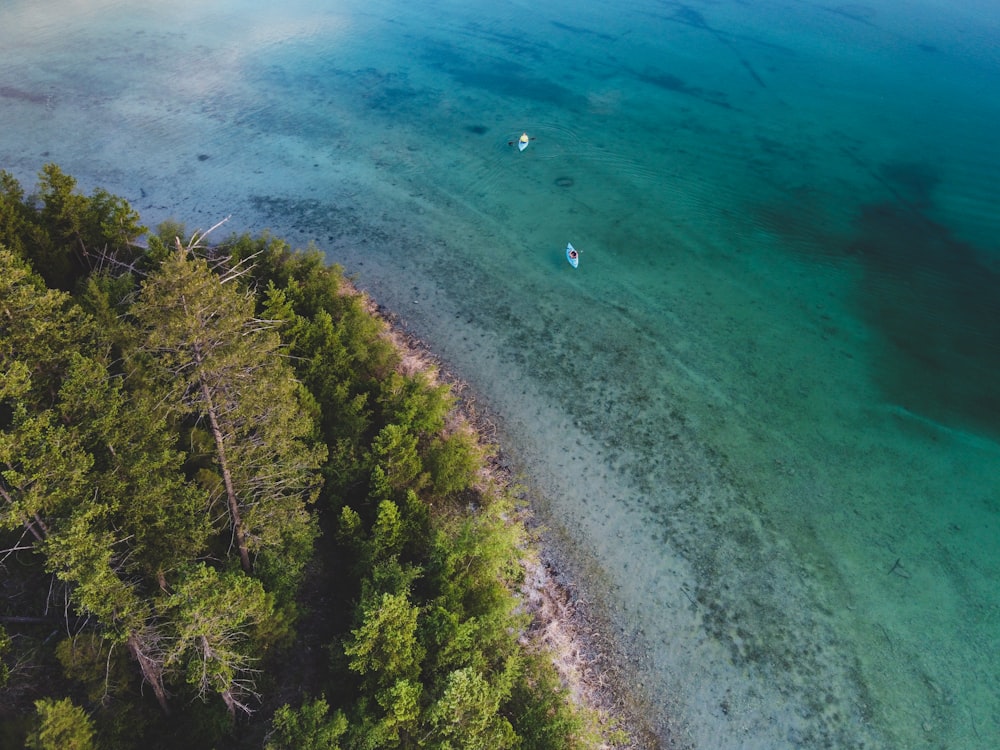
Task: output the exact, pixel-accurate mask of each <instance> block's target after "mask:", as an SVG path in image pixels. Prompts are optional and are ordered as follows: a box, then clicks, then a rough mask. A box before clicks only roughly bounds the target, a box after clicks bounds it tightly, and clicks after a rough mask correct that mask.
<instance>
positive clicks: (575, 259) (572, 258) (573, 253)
mask: <svg viewBox="0 0 1000 750" xmlns="http://www.w3.org/2000/svg"><path fill="white" fill-rule="evenodd" d="M566 260H568V261H569V264H570V265H571V266H573V268H576V267H577V266H578V265H579V264H580V251H579V250H577V249H576V248H575V247H573V245H571V244H570V243H568V242H567V243H566Z"/></svg>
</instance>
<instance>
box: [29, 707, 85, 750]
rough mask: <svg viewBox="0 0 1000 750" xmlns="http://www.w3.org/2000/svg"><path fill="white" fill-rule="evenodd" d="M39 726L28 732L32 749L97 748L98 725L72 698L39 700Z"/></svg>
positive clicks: (73, 749) (68, 749)
mask: <svg viewBox="0 0 1000 750" xmlns="http://www.w3.org/2000/svg"><path fill="white" fill-rule="evenodd" d="M35 709H36V710H37V712H38V728H37V729H35V731H33V732H31V734H29V735H28V739H27V741H26V743H25V747H27V748H29V750H93V748H94V725H93V722H91V720H90V717H89V716H87V714H86V712H85V711H84V710H83V709H82V708H80V707H79V706H74V705H73V702H72V701H71V700H70V699H69V698H63V699H62V700H54V699H52V698H43V699H42V700H39V701H36V702H35Z"/></svg>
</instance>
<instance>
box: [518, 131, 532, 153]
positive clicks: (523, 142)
mask: <svg viewBox="0 0 1000 750" xmlns="http://www.w3.org/2000/svg"><path fill="white" fill-rule="evenodd" d="M530 140H531V139H530V138H528V134H527V133H521V137H520V138H518V139H517V150H518V151H524V149H526V148H527V147H528V141H530Z"/></svg>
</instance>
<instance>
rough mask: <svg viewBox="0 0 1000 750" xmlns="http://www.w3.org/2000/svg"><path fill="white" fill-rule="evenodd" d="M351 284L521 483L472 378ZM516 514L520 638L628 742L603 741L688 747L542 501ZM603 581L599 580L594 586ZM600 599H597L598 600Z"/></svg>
mask: <svg viewBox="0 0 1000 750" xmlns="http://www.w3.org/2000/svg"><path fill="white" fill-rule="evenodd" d="M342 284H343V287H344V291H345V292H346V293H348V294H356V295H358V296H360V297H361V299H362V301H363V304H364V307H365V309H366V310H367V311H368V312H369V313H370V314H371V315H372V316H373V317H375V318H377V319H378V320H380V321H382V323H383V324H384V326H385V328H384V331H383V335H384V336H385V337H386V338H387V339H388V340H389V341H390V343H391V344H392V345H393V347H394V348H395V349H396V350H397V351H398V352H399V354H400V363H399V369H400V370H401V371H402V372H403V373H404V374H406V375H413V374H416V373H417V372H422V373H424V374H426V375H428V376H430V377H431V378H432V381H433V382H440V383H444V384H446V385H447V386H448V387H449V388H450V390H451V393H452V395H453V396H454V398H455V413H456V417H457V420H458V423H459V424H464V425H466V426H468V428H469V429H470V430H472V432H473V433H474V434H475V435H476V439H477V442H478V443H479V444H480V445H481V446H483V447H484V448H487V449H488V454H487V455H488V457H487V459H486V461H485V463H484V473H485V480H486V482H487V483H495V484H496V485H498V486H500V487H504V488H510V487H512V486H513V485H515V484H516V481H515V467H514V464H513V462H512V461H511V459H510V458H509V457H508V456H507V454H506V453H505V452H504V450H503V447H502V445H501V443H500V442H499V428H498V427H497V425H496V421H495V419H494V418H493V416H492V415H491V414H490V412H489V409H488V408H486V409H484V408H482V407H481V406H479V405H478V404H477V401H476V398H475V395H474V393H471V392H470V387H469V385H468V383H466V382H465V381H464V380H462V379H461V378H459V377H458V376H457V375H455V373H454V372H452V371H451V370H450V369H449V368H448V367H447V366H446V364H445V363H444V362H443V360H442V359H441V358H440V357H439V356H437V355H435V354H434V353H433V351H432V350H431V348H430V347H429V346H428V345H427V343H426V342H424V341H423V340H422V339H420V338H419V337H417V336H416V335H414V334H412V333H410V332H409V331H408V330H407V327H406V323H405V321H404V320H403V319H402V317H401V316H400V315H399V314H398V313H396V312H394V311H392V310H389V309H388V308H386V307H385V306H383V305H381V304H379V303H377V302H376V301H375V300H374V299H373V298H372V296H371V295H370V294H369V293H368V292H366V291H363V290H361V289H359V288H358V287H357V286H356V285H355V284H354V283H353V282H352V281H351V280H350V279H349V278H348V277H347V276H346V275H345V276H344V277H343V279H342ZM519 500H520V501H521V503H522V506H521V507H520V508H519V509H518V517H517V518H516V519H515V520H514V521H513V522H514V523H519V524H521V525H522V526H523V527H524V529H525V531H526V535H527V538H528V547H527V549H526V550H525V555H524V557H523V558H522V561H521V564H522V567H523V569H524V580H523V582H522V584H521V587H520V590H519V591H517V592H515V593H516V594H517V595H519V597H520V598H521V600H522V606H524V608H525V610H526V612H527V613H528V614H529V615H530V617H531V622H530V624H529V625H528V627H527V629H526V630H525V632H524V633H522V635H521V638H520V640H521V643H522V645H524V646H525V648H527V649H528V650H531V651H535V652H538V651H548V652H549V653H550V654H551V655H552V662H553V664H554V666H555V668H556V670H557V672H558V674H559V677H560V680H561V681H562V683H563V685H564V686H565V687H566V689H567V690H568V694H569V698H570V700H571V701H572V702H574V703H575V704H577V705H579V706H581V707H583V708H584V709H587V710H590V711H593V712H594V713H595V715H596V716H598V720H599V725H600V727H601V730H602V731H603V732H605V734H609V733H610V732H613V731H614V730H616V729H617V730H619V731H622V732H624V733H625V735H626V736H627V739H628V741H627V743H626V744H624V745H622V744H614V745H608V744H604V745H602V746H601V747H602V748H612V747H623V748H631V749H633V750H658V749H659V748H663V747H670V748H678V749H680V748H689V747H690V745H688V744H682V743H680V742H674V741H673V740H672V739H671V740H667V744H664V741H663V740H662V739H661V738H660V737H659V736H658V734H657V732H656V731H655V730H654V728H653V724H652V723H651V722H650V721H649V716H650V713H649V711H648V710H647V706H648V701H647V699H646V697H645V696H644V695H642V694H641V693H640V691H637V690H636V689H635V688H633V687H630V685H629V683H630V681H633V682H634V680H635V679H637V677H636V674H635V673H633V672H631V671H630V669H629V665H630V661H631V660H630V657H629V656H628V655H627V653H626V650H625V648H624V644H621V643H619V642H618V641H616V639H615V637H614V628H613V626H612V624H611V618H610V617H609V616H608V615H607V613H606V610H604V607H607V606H608V604H607V602H603V603H597V602H596V599H598V598H599V594H598V593H597V592H596V591H590V590H588V589H587V588H586V587H585V586H584V585H583V584H582V579H583V576H581V575H580V574H579V572H578V571H576V570H575V569H576V568H577V565H575V564H574V563H573V562H572V561H571V560H570V559H569V558H570V555H569V554H568V553H567V552H566V550H564V549H563V547H562V545H560V544H559V542H558V541H557V540H555V539H553V538H552V534H551V533H550V532H547V531H546V530H545V529H544V527H543V526H542V525H541V524H540V523H539V522H538V521H537V519H536V517H535V508H534V507H533V504H532V502H531V501H530V499H529V498H528V497H527V495H526V493H520V495H519ZM595 588H596V587H595ZM592 599H593V600H592Z"/></svg>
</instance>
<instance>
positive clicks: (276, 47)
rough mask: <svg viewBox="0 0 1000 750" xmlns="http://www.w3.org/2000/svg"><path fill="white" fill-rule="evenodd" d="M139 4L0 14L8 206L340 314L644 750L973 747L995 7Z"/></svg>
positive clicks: (993, 545)
mask: <svg viewBox="0 0 1000 750" xmlns="http://www.w3.org/2000/svg"><path fill="white" fill-rule="evenodd" d="M147 5H149V4H147V3H138V2H130V1H120V2H112V1H110V0H106V1H105V2H98V1H97V0H95V1H93V2H87V3H81V2H71V1H70V0H51V1H50V2H47V3H45V4H39V3H35V2H27V1H25V0H13V1H10V0H8V2H6V3H4V4H3V6H0V168H5V169H7V170H8V171H11V172H13V173H14V174H15V175H16V176H17V177H18V178H19V179H20V180H22V182H23V183H24V184H25V185H27V186H30V185H33V184H34V180H35V174H36V173H37V171H38V170H39V168H40V167H41V166H42V164H43V163H45V162H46V161H55V162H57V163H58V164H60V165H61V166H62V167H63V168H64V169H65V170H66V171H67V172H69V173H70V174H73V175H74V176H76V177H77V178H78V179H79V181H80V183H81V186H82V187H84V188H85V189H86V190H89V189H91V188H92V187H96V186H100V187H105V188H107V189H109V190H111V191H112V192H115V193H117V194H120V195H123V196H125V197H127V198H128V199H129V200H130V201H132V203H133V204H134V205H135V206H136V208H138V209H139V210H140V211H141V212H142V215H143V217H144V218H145V219H146V220H147V222H148V223H150V224H155V223H157V222H159V221H160V220H163V219H166V218H170V217H173V218H177V219H180V220H183V221H185V222H186V223H187V224H188V227H189V228H190V229H194V228H196V227H200V228H202V229H204V228H207V227H208V226H211V225H212V224H214V223H216V221H218V220H219V219H221V218H224V217H226V216H231V219H230V221H229V224H228V228H229V229H232V230H244V229H248V230H252V231H258V230H261V229H263V228H271V229H273V230H274V231H275V232H276V233H279V234H281V235H285V236H288V237H290V238H291V239H292V240H293V241H295V242H299V243H301V244H303V245H304V244H305V243H307V242H309V241H315V242H316V243H317V244H318V245H319V246H320V247H322V248H323V249H324V250H326V251H327V253H328V254H329V257H330V258H331V260H334V261H337V262H339V263H341V264H342V265H344V266H345V267H346V268H347V269H348V271H349V272H351V273H353V274H356V277H357V280H358V283H359V285H360V286H361V287H363V288H365V289H368V290H371V291H372V292H373V293H374V294H375V296H376V297H377V299H378V300H379V301H380V302H382V303H384V304H385V305H387V306H388V307H390V308H391V309H393V310H394V311H395V312H396V313H398V314H399V315H400V317H401V318H402V320H403V321H404V322H405V324H406V325H407V326H408V327H409V328H410V329H411V330H412V331H414V332H415V333H416V334H418V335H421V336H423V337H424V338H425V339H426V340H427V341H428V342H429V344H430V345H431V347H432V348H433V349H434V350H435V351H437V352H439V353H440V354H441V355H442V357H443V358H444V359H445V360H446V361H448V362H449V364H450V366H451V367H452V368H454V369H455V370H456V371H457V372H458V373H459V374H460V375H462V376H463V377H464V378H466V379H467V380H468V381H469V382H470V383H471V385H472V390H473V391H474V392H475V393H477V394H478V396H479V397H480V398H482V399H484V400H485V401H486V402H487V403H488V404H489V405H490V406H491V407H492V409H493V410H494V411H495V412H496V413H497V414H499V415H500V418H501V419H502V422H501V424H500V425H499V426H500V431H501V435H502V437H503V440H504V441H505V444H506V445H507V446H509V448H510V451H511V452H512V454H513V455H514V457H515V458H516V459H517V461H518V462H519V463H520V465H521V466H523V467H524V468H525V470H526V472H527V476H526V479H525V482H526V485H527V486H528V487H529V489H530V490H531V492H532V495H533V497H534V499H535V502H536V504H537V507H538V508H539V513H540V514H541V515H542V516H543V518H544V519H545V520H546V522H547V523H548V525H549V526H550V527H551V528H552V529H553V532H554V534H555V535H556V536H558V537H560V538H561V539H563V541H564V543H566V544H569V545H572V546H573V547H574V548H575V550H576V552H577V554H578V557H579V560H580V564H581V565H582V566H585V567H586V569H587V570H588V571H589V575H590V576H591V580H590V582H589V584H590V587H591V591H592V594H593V595H594V596H602V597H604V598H605V603H607V604H610V605H611V607H612V609H613V611H614V616H615V627H616V628H618V629H620V634H621V636H622V640H623V641H624V642H625V643H626V644H627V645H628V647H629V648H630V649H631V655H632V657H633V658H634V659H635V664H634V665H633V666H634V668H635V669H636V681H637V689H642V690H645V691H646V692H648V693H649V695H650V696H651V699H652V701H653V704H654V706H655V711H656V716H654V717H653V720H654V721H655V722H656V723H657V724H658V725H659V726H660V727H661V730H662V732H663V735H664V737H665V738H666V737H667V736H668V734H669V735H670V737H671V739H672V740H673V741H676V742H677V743H678V744H682V743H684V742H686V741H690V742H691V743H692V744H694V745H695V746H697V747H699V748H736V747H739V748H782V747H789V748H790V747H837V748H846V747H870V748H882V747H884V748H902V747H907V748H919V747H935V748H936V747H942V748H945V747H946V748H984V747H991V746H995V745H996V744H997V741H998V738H1000V719H998V717H1000V677H998V675H1000V649H998V648H997V646H998V634H1000V536H998V529H1000V471H998V467H1000V444H998V440H1000V390H998V387H997V379H996V373H997V371H998V365H1000V243H998V240H997V237H998V236H1000V232H998V231H997V230H998V228H1000V226H998V225H1000V218H998V214H997V212H996V206H997V199H998V197H1000V189H998V187H997V184H998V177H1000V145H998V139H997V137H996V132H997V130H996V123H997V121H998V119H1000V117H998V116H1000V97H997V95H996V92H997V91H998V90H1000V89H998V84H1000V51H998V50H1000V11H998V10H997V9H996V7H995V4H994V3H992V2H986V1H985V0H975V1H974V2H971V1H970V2H960V3H958V7H955V4H954V3H945V2H943V0H940V1H936V2H935V1H934V0H915V1H914V2H906V3H903V2H901V0H876V1H875V2H872V3H870V4H868V5H860V4H840V5H838V4H830V5H826V4H823V3H820V2H799V1H797V0H774V2H766V1H764V2H754V3H752V4H751V3H736V2H690V3H687V4H684V3H680V2H678V3H672V2H653V1H652V0H627V1H626V2H623V3H614V4H612V3H596V2H579V1H577V2H568V1H565V2H564V1H563V0H557V1H554V2H544V3H537V2H535V3H528V2H503V1H502V0H501V1H499V2H496V1H494V2H489V3H486V2H481V1H480V2H443V1H442V2H437V1H433V0H432V1H430V2H423V3H404V2H399V1H398V0H367V1H366V2H360V1H357V0H352V1H350V2H330V1H329V0H328V1H327V2H319V1H318V0H316V1H315V2H309V1H308V0H288V2H286V3H284V4H283V5H282V6H281V7H280V9H279V8H277V7H276V6H275V4H273V3H264V2H249V1H248V2H233V1H231V2H228V3H214V4H211V7H206V4H203V3H198V2H193V1H192V0H187V1H184V0H165V1H164V2H160V3H157V4H155V6H154V7H146V6H147ZM522 131H527V132H528V133H529V135H531V136H533V137H534V139H535V140H533V141H532V142H531V143H530V145H529V147H528V148H527V149H526V150H525V151H524V152H518V150H517V149H516V148H512V147H511V146H509V145H508V142H509V141H511V140H513V139H516V138H517V136H518V135H520V133H521V132H522ZM567 241H569V242H573V244H574V245H575V246H576V247H578V248H579V249H580V250H581V251H582V253H581V260H580V267H579V268H578V269H577V270H575V271H574V270H572V269H571V268H570V267H569V266H568V265H567V264H566V262H565V258H564V256H563V248H564V247H565V245H566V242H567ZM639 685H641V688H639ZM668 716H669V717H671V721H670V722H668V721H667V717H668Z"/></svg>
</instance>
